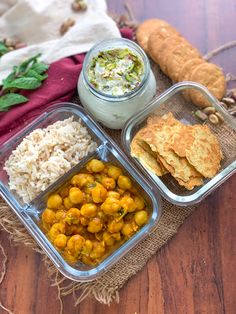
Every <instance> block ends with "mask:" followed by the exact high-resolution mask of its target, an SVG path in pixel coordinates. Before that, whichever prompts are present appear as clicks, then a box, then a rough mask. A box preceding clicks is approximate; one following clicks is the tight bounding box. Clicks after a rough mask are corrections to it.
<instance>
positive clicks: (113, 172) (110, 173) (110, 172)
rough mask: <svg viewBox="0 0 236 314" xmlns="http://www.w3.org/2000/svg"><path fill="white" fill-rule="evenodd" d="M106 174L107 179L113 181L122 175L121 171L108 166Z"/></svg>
mask: <svg viewBox="0 0 236 314" xmlns="http://www.w3.org/2000/svg"><path fill="white" fill-rule="evenodd" d="M107 174H108V176H109V177H111V178H113V179H114V180H117V179H118V178H119V176H120V175H121V174H122V170H121V169H120V168H118V167H116V166H110V167H109V168H108V171H107Z"/></svg>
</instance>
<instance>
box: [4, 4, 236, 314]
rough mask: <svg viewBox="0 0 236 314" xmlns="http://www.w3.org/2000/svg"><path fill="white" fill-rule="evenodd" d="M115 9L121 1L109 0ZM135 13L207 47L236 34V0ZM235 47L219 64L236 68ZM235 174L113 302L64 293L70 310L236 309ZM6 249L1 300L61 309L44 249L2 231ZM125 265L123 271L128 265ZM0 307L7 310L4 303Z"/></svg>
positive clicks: (51, 313) (177, 312)
mask: <svg viewBox="0 0 236 314" xmlns="http://www.w3.org/2000/svg"><path fill="white" fill-rule="evenodd" d="M108 2H109V7H110V9H112V11H113V12H116V13H121V12H122V11H123V2H122V1H121V0H109V1H108ZM129 3H130V5H131V6H132V8H133V11H134V14H135V17H136V18H137V19H138V20H140V21H142V20H144V19H146V18H151V17H158V18H163V19H165V20H167V21H168V22H169V23H171V24H173V25H174V26H175V27H176V28H177V29H178V30H179V31H180V32H181V33H182V34H183V35H184V36H185V37H186V38H187V39H188V40H190V42H192V44H194V45H195V46H196V47H198V48H199V49H200V50H201V52H202V53H206V52H207V51H209V50H211V49H213V48H216V47H217V46H219V45H221V44H224V43H225V42H228V41H230V40H235V39H236V29H235V23H236V22H235V21H236V1H235V0H227V1H225V0H205V1H204V0H194V1H189V0H178V1H171V0H152V1H151V0H150V1H147V0H133V1H129ZM235 53H236V48H235V49H232V50H231V51H227V52H224V53H222V54H221V55H220V56H218V57H216V58H215V59H214V62H216V63H217V64H219V65H220V66H222V67H223V69H224V71H225V72H231V73H234V74H236V59H235ZM235 185H236V176H233V177H232V178H231V179H229V180H228V181H227V182H226V183H225V184H224V185H223V186H221V187H220V188H218V190H217V191H216V192H214V193H213V195H211V196H209V197H208V198H207V199H206V200H205V201H204V202H202V203H201V204H200V205H199V206H198V209H197V210H196V211H195V212H194V213H193V215H192V216H191V217H189V218H188V219H187V220H186V221H185V223H184V224H183V226H182V227H181V228H180V230H179V232H178V233H177V235H176V236H175V237H174V238H173V239H172V240H171V241H170V242H169V243H168V244H167V245H166V246H165V247H164V248H162V249H161V250H160V251H159V252H158V253H157V254H156V255H155V256H153V257H152V258H151V259H150V260H149V262H148V263H147V265H146V266H145V267H144V268H143V269H142V270H141V271H140V272H139V273H138V274H137V275H136V276H134V277H133V278H132V279H130V280H129V282H127V284H126V285H125V286H124V288H123V289H122V290H121V291H120V303H119V304H116V303H113V304H112V305H111V306H110V307H108V306H105V305H101V304H99V303H98V302H96V301H95V300H92V299H87V300H85V301H83V302H82V303H81V304H80V306H78V307H77V308H74V305H73V298H72V297H71V296H70V297H67V298H65V299H64V309H65V310H64V313H66V314H74V313H80V314H90V313H91V314H93V313H96V314H97V313H98V314H99V313H109V314H117V313H122V314H134V313H137V314H146V313H148V314H185V313H186V314H191V313H197V314H220V313H227V314H233V313H236V272H235V265H236V245H235V242H236V190H235ZM0 239H1V243H3V245H4V247H5V249H6V252H7V255H8V259H9V262H8V272H7V275H6V278H5V280H4V282H3V284H2V285H1V289H0V300H1V301H2V302H3V303H4V305H5V306H7V307H8V308H9V309H11V310H12V311H13V312H14V313H15V314H45V313H48V314H57V313H59V308H60V306H59V302H58V300H57V290H56V288H53V287H50V281H49V279H48V277H47V270H46V268H45V266H44V264H43V263H42V260H41V257H40V255H38V254H37V253H35V252H33V251H32V250H31V249H29V248H26V247H24V245H20V246H18V247H15V246H13V245H12V244H11V243H10V242H9V240H8V236H7V234H6V233H4V232H3V231H1V232H0ZM124 271H125V269H124ZM0 313H1V314H3V313H4V311H3V310H1V309H0Z"/></svg>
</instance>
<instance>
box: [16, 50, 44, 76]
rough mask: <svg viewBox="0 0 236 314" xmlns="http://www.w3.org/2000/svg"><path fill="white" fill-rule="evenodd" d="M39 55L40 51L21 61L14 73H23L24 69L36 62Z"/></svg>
mask: <svg viewBox="0 0 236 314" xmlns="http://www.w3.org/2000/svg"><path fill="white" fill-rule="evenodd" d="M40 56H41V53H39V54H37V55H36V56H34V57H32V58H29V59H27V60H25V61H24V62H22V63H21V64H20V65H19V66H18V67H17V70H16V74H17V75H18V74H24V73H25V72H26V70H27V69H28V68H29V67H31V66H32V65H33V64H34V63H36V62H37V59H38V58H39V57H40Z"/></svg>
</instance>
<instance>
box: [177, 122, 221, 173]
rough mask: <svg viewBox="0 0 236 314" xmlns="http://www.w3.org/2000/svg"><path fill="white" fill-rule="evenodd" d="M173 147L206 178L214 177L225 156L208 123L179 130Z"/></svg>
mask: <svg viewBox="0 0 236 314" xmlns="http://www.w3.org/2000/svg"><path fill="white" fill-rule="evenodd" d="M171 148H172V149H173V150H174V152H175V153H176V154H177V155H178V156H180V157H184V156H185V157H186V158H187V160H188V162H189V163H190V164H191V165H193V166H194V168H195V169H196V170H197V171H198V172H199V173H201V174H202V175H203V176H204V177H205V178H212V177H214V175H215V174H216V173H217V171H218V170H219V169H220V162H221V159H222V157H223V155H222V152H221V149H220V145H219V142H218V140H217V138H216V136H215V135H214V134H213V133H212V132H211V131H210V129H209V127H208V126H207V125H204V126H202V125H194V126H188V131H184V130H179V131H178V132H176V133H175V134H174V135H173V141H172V145H171Z"/></svg>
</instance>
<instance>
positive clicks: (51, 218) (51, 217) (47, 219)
mask: <svg viewBox="0 0 236 314" xmlns="http://www.w3.org/2000/svg"><path fill="white" fill-rule="evenodd" d="M42 221H43V222H44V223H46V224H50V225H52V224H54V223H55V222H56V214H55V212H54V211H53V210H51V209H49V208H46V209H45V210H44V212H43V214H42Z"/></svg>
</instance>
